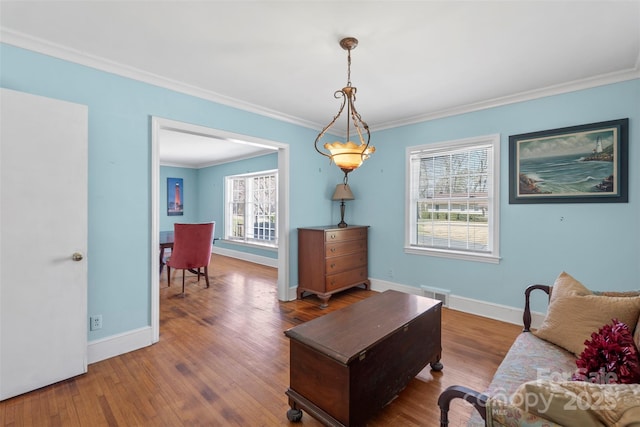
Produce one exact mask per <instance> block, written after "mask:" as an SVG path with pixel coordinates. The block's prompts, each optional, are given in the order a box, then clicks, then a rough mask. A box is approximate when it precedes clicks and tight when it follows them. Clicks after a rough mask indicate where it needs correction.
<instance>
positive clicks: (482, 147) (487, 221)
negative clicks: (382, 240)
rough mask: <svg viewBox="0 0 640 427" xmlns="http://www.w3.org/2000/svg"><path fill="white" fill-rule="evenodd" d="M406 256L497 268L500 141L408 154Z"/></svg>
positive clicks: (493, 138) (471, 140) (463, 143)
mask: <svg viewBox="0 0 640 427" xmlns="http://www.w3.org/2000/svg"><path fill="white" fill-rule="evenodd" d="M406 156H407V206H406V210H405V212H406V213H407V218H406V226H405V229H406V236H405V252H408V253H413V254H425V255H435V256H443V257H449V258H461V259H469V260H475V261H486V262H493V263H497V262H499V257H500V254H499V233H498V231H499V213H500V203H499V194H500V189H499V182H500V177H499V171H500V135H489V136H483V137H477V138H468V139H464V140H458V141H447V142H440V143H434V144H426V145H421V146H415V147H409V148H407V155H406Z"/></svg>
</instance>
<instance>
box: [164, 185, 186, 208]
mask: <svg viewBox="0 0 640 427" xmlns="http://www.w3.org/2000/svg"><path fill="white" fill-rule="evenodd" d="M183 199H184V188H183V186H182V178H167V215H169V216H174V215H184V204H183V202H182V201H183Z"/></svg>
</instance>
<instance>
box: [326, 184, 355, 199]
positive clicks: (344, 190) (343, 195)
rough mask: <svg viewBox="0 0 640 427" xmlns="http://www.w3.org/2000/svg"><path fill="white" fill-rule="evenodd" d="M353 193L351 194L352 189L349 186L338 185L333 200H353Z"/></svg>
mask: <svg viewBox="0 0 640 427" xmlns="http://www.w3.org/2000/svg"><path fill="white" fill-rule="evenodd" d="M353 199H355V197H353V193H352V192H351V188H349V184H338V185H336V191H334V192H333V197H332V198H331V200H353Z"/></svg>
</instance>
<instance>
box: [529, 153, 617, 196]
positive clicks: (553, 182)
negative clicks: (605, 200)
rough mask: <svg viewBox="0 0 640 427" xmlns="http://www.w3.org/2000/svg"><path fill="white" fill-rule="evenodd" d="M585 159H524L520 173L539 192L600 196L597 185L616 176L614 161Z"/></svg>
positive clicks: (562, 157)
mask: <svg viewBox="0 0 640 427" xmlns="http://www.w3.org/2000/svg"><path fill="white" fill-rule="evenodd" d="M584 158H585V157H581V156H575V155H571V156H557V157H542V158H529V159H521V160H520V174H524V175H526V176H527V177H528V178H530V179H531V180H532V181H533V182H534V183H535V185H536V186H537V187H538V189H539V190H540V193H546V194H549V193H550V194H553V195H564V194H567V195H576V193H601V192H602V190H601V189H600V188H598V185H599V184H601V183H602V182H603V181H604V180H606V179H607V178H608V177H609V176H611V175H613V162H607V161H585V160H584Z"/></svg>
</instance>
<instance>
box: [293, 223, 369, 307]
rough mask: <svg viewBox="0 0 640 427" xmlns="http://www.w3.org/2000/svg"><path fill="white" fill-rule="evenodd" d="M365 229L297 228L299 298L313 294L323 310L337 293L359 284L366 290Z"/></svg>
mask: <svg viewBox="0 0 640 427" xmlns="http://www.w3.org/2000/svg"><path fill="white" fill-rule="evenodd" d="M368 228H369V227H368V226H359V225H354V226H349V227H346V228H337V227H335V226H327V227H309V228H298V298H302V297H303V295H304V293H305V292H308V293H312V294H316V295H317V296H318V298H320V300H321V301H322V305H321V307H323V308H324V307H326V306H327V305H328V301H329V298H331V295H332V294H334V293H336V292H340V291H343V290H345V289H348V288H351V287H354V286H358V285H364V286H365V289H369V286H370V282H369V270H368V264H367V261H368V260H367V256H368V254H367V232H368Z"/></svg>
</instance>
